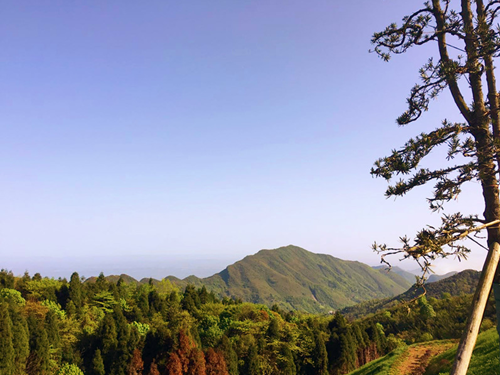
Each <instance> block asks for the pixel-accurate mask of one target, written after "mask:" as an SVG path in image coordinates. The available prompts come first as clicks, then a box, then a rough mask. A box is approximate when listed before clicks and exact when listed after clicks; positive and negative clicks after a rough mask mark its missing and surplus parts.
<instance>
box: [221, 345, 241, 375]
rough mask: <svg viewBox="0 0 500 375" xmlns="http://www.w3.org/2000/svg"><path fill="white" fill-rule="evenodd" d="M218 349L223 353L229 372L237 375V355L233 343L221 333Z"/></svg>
mask: <svg viewBox="0 0 500 375" xmlns="http://www.w3.org/2000/svg"><path fill="white" fill-rule="evenodd" d="M219 350H220V351H221V352H222V354H223V355H224V359H225V361H226V365H227V371H228V372H229V374H231V375H238V355H237V354H236V352H235V351H234V349H233V345H232V344H231V341H230V340H229V338H228V337H227V336H226V335H223V336H222V338H221V342H220V345H219Z"/></svg>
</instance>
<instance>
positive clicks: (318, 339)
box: [311, 330, 328, 375]
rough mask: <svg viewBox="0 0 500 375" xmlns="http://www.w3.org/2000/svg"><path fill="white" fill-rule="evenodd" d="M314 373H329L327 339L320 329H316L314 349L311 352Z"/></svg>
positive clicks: (316, 374) (324, 374)
mask: <svg viewBox="0 0 500 375" xmlns="http://www.w3.org/2000/svg"><path fill="white" fill-rule="evenodd" d="M311 357H312V361H313V366H314V374H315V375H328V353H327V351H326V346H325V341H324V339H323V337H322V335H321V332H320V331H318V330H315V331H314V349H313V351H312V353H311Z"/></svg>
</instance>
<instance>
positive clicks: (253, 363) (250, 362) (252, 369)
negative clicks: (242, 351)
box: [246, 343, 261, 375]
mask: <svg viewBox="0 0 500 375" xmlns="http://www.w3.org/2000/svg"><path fill="white" fill-rule="evenodd" d="M246 362H247V363H246V368H247V373H248V375H260V373H261V371H260V358H259V353H258V350H257V345H256V344H254V343H252V344H251V345H250V347H249V348H248V357H247V361H246Z"/></svg>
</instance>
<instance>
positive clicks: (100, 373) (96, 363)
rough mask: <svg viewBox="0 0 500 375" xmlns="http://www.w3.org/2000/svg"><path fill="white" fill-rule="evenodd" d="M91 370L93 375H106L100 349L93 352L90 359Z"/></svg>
mask: <svg viewBox="0 0 500 375" xmlns="http://www.w3.org/2000/svg"><path fill="white" fill-rule="evenodd" d="M92 370H93V373H94V375H106V371H105V369H104V362H103V360H102V355H101V350H100V349H97V350H96V351H95V354H94V358H93V359H92Z"/></svg>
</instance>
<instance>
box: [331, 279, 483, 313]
mask: <svg viewBox="0 0 500 375" xmlns="http://www.w3.org/2000/svg"><path fill="white" fill-rule="evenodd" d="M480 276H481V272H479V271H474V270H465V271H462V272H459V273H456V274H455V275H452V276H450V277H447V278H445V279H441V280H438V281H435V282H431V283H429V282H428V283H426V284H425V285H424V286H425V291H426V297H427V298H429V297H434V298H441V297H442V295H443V293H449V294H450V295H451V296H459V295H461V294H471V293H474V291H475V290H476V286H477V283H478V282H479V277H480ZM423 292H424V289H423V288H422V287H420V288H416V287H415V285H413V286H412V287H411V288H410V289H408V290H407V291H406V292H404V293H402V294H400V295H398V296H396V297H392V298H383V299H380V300H372V301H366V302H362V303H360V304H358V305H355V306H349V307H346V308H344V309H343V310H342V311H341V312H342V314H344V315H346V316H347V317H348V318H350V319H357V318H360V317H362V316H364V315H368V314H372V313H375V312H377V311H379V310H383V309H388V308H390V307H393V306H395V305H397V304H398V303H400V302H402V301H410V300H411V299H413V298H415V297H418V296H419V295H421V294H423Z"/></svg>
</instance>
